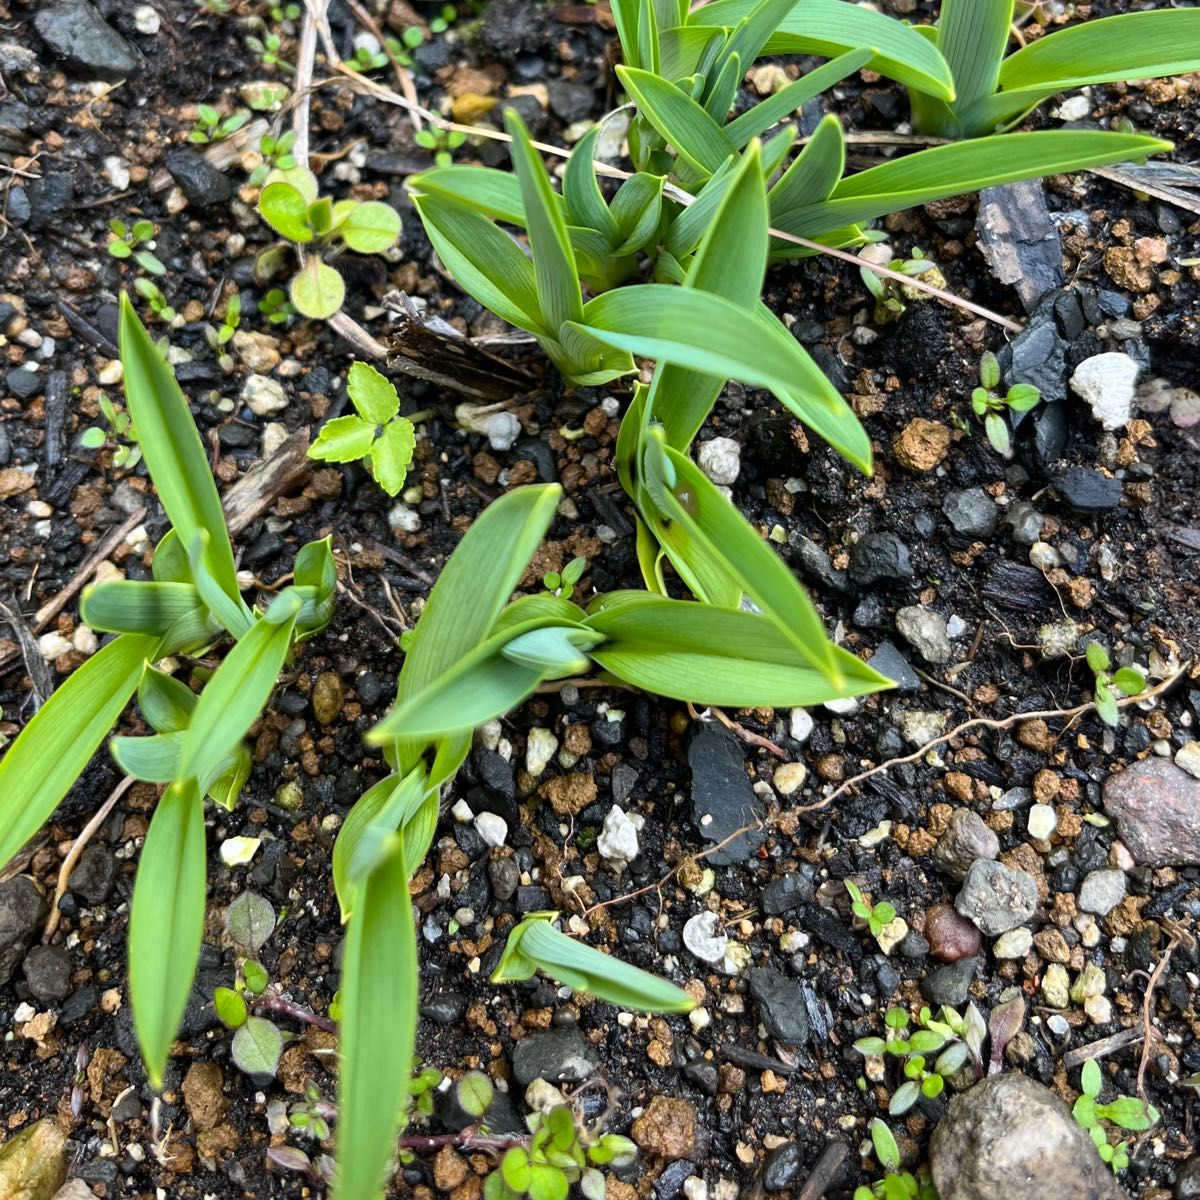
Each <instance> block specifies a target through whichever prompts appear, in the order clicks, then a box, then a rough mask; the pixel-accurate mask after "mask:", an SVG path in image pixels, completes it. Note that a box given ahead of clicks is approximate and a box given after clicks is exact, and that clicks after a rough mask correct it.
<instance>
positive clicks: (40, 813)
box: [0, 633, 159, 865]
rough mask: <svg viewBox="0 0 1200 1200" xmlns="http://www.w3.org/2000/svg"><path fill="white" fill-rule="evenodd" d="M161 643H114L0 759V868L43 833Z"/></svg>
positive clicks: (125, 639) (128, 638)
mask: <svg viewBox="0 0 1200 1200" xmlns="http://www.w3.org/2000/svg"><path fill="white" fill-rule="evenodd" d="M158 644H159V643H158V638H156V637H151V636H148V635H144V634H137V633H126V634H122V635H121V636H120V637H118V638H114V639H113V641H111V642H109V644H108V645H107V646H104V647H102V648H101V649H100V650H99V651H97V652H96V653H95V654H93V655H92V657H91V658H89V659H88V660H87V662H85V663H84V664H83V666H81V667H80V668H79V669H78V670H77V671H75V673H74V674H73V675H71V676H69V677H68V678H67V679H66V680H64V681H63V683H62V684H60V685H59V687H58V689H57V690H56V691H55V692H54V693H53V695H51V697H50V699H49V700H47V701H46V703H45V704H43V705H42V707H41V708H40V709H38V711H37V713H36V714H35V715H34V717H33V719H32V720H31V721H30V722H29V724H28V725H26V726H25V728H24V729H23V730H22V731H21V735H20V736H19V737H18V738H17V739H16V741H15V742H13V744H12V745H11V746H9V748H8V750H7V751H5V754H4V757H3V759H0V865H3V864H4V863H6V862H8V860H9V859H10V858H12V856H13V855H14V854H16V852H17V851H18V850H20V848H21V847H22V846H23V845H24V844H25V843H26V842H27V841H28V840H29V839H30V838H31V837H32V836H33V835H34V834H35V833H36V832H37V831H38V830H39V829H40V828H41V827H42V825H43V824H45V822H46V821H47V820H48V819H49V817H50V814H51V813H53V812H54V810H55V808H57V807H58V803H59V801H60V800H62V798H63V797H64V796H65V795H66V794H67V792H68V791H69V790H70V788H71V785H72V784H73V783H74V782H75V780H76V779H78V778H79V775H80V773H81V772H82V771H83V769H84V767H86V766H87V765H88V762H89V761H90V760H91V757H92V755H93V754H95V753H96V750H97V748H98V747H99V745H100V743H101V742H102V741H103V740H104V737H105V735H106V734H107V733H108V732H109V730H110V729H112V727H113V726H114V725H115V724H116V722H117V718H118V717H119V716H120V715H121V713H122V711H123V710H124V708H125V705H126V704H128V703H129V700H130V697H131V696H132V695H133V693H134V691H135V690H136V688H137V685H138V680H139V679H141V677H142V669H143V667H144V666H145V663H146V660H147V659H153V658H155V657H156V653H157V648H158Z"/></svg>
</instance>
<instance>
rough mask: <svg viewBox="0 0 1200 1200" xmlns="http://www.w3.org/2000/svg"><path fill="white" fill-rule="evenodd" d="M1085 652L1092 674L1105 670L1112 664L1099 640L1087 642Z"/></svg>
mask: <svg viewBox="0 0 1200 1200" xmlns="http://www.w3.org/2000/svg"><path fill="white" fill-rule="evenodd" d="M1085 653H1086V656H1087V665H1088V666H1089V667H1090V668H1091V670H1092V673H1093V674H1096V675H1098V674H1099V673H1100V672H1101V671H1107V670H1108V668H1109V667H1110V666H1112V659H1110V658H1109V656H1108V651H1107V650H1106V649H1105V648H1104V645H1103V643H1101V642H1088V644H1087V650H1086V652H1085Z"/></svg>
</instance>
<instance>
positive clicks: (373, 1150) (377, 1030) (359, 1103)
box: [336, 847, 417, 1200]
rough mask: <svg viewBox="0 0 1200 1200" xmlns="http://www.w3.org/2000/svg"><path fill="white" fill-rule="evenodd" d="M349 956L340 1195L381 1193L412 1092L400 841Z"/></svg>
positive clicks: (410, 987) (412, 1020) (358, 903)
mask: <svg viewBox="0 0 1200 1200" xmlns="http://www.w3.org/2000/svg"><path fill="white" fill-rule="evenodd" d="M359 887H360V890H359V893H358V895H357V897H356V899H355V901H354V917H353V919H352V920H351V921H350V924H349V928H348V930H347V933H346V949H345V955H344V957H343V960H342V1021H341V1029H340V1050H341V1065H340V1068H339V1070H338V1129H337V1189H336V1195H337V1200H376V1197H378V1196H379V1195H380V1194H381V1193H382V1190H383V1184H384V1176H385V1174H386V1172H387V1168H388V1164H389V1163H390V1162H391V1160H392V1152H393V1143H394V1142H395V1137H396V1129H397V1126H398V1125H399V1122H400V1114H401V1113H402V1111H403V1109H404V1104H405V1101H406V1099H407V1097H408V1090H409V1082H410V1075H411V1072H412V1053H413V1038H414V1034H415V1031H416V1026H417V940H416V929H415V928H414V926H413V914H412V902H411V900H410V899H409V894H408V875H407V872H406V871H405V865H404V853H403V848H402V847H399V848H397V850H396V851H395V852H394V853H393V854H392V855H391V856H390V857H388V858H387V859H385V860H384V861H383V862H382V863H381V864H380V865H379V866H377V867H376V868H375V870H374V871H372V872H371V873H370V874H369V875H368V876H367V878H366V879H365V880H364V881H363V883H362V884H360V885H359Z"/></svg>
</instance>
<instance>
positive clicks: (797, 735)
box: [788, 708, 813, 744]
mask: <svg viewBox="0 0 1200 1200" xmlns="http://www.w3.org/2000/svg"><path fill="white" fill-rule="evenodd" d="M788 719H789V725H788V732H789V733H790V734H791V735H792V737H793V738H794V739H795V740H796V741H798V742H800V743H801V744H803V743H804V742H807V741H808V739H809V738H810V737H812V731H813V719H812V715H811V714H810V713H809V711H808V709H807V708H793V709H792V711H791V715H790V716H789V718H788Z"/></svg>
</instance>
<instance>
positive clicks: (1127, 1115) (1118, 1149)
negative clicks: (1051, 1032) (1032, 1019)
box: [1071, 1058, 1159, 1175]
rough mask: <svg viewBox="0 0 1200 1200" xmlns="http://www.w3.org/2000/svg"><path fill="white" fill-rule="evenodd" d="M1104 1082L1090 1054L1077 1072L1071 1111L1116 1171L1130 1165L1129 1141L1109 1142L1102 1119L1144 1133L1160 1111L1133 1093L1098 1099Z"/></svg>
mask: <svg viewBox="0 0 1200 1200" xmlns="http://www.w3.org/2000/svg"><path fill="white" fill-rule="evenodd" d="M1103 1086H1104V1077H1103V1075H1102V1074H1101V1071H1100V1064H1099V1063H1097V1062H1096V1060H1095V1059H1094V1058H1089V1059H1088V1060H1087V1062H1085V1063H1084V1064H1083V1070H1082V1072H1081V1075H1080V1087H1081V1089H1082V1094H1081V1095H1080V1097H1079V1098H1078V1099H1077V1100H1076V1101H1075V1106H1074V1108H1072V1110H1071V1115H1072V1116H1073V1117H1074V1118H1075V1121H1076V1124H1078V1125H1080V1126H1082V1127H1083V1128H1084V1129H1086V1130H1087V1131H1088V1136H1089V1137H1090V1138H1091V1139H1092V1142H1093V1144H1094V1145H1095V1147H1096V1151H1097V1153H1098V1154H1099V1155H1100V1157H1101V1159H1103V1161H1104V1162H1106V1163H1108V1165H1109V1166H1110V1167H1112V1170H1113V1174H1114V1175H1115V1174H1118V1173H1119V1172H1121V1171H1123V1170H1125V1168H1126V1167H1128V1166H1129V1143H1128V1142H1125V1141H1118V1142H1117V1143H1116V1144H1115V1145H1114V1144H1113V1143H1111V1142H1110V1141H1109V1137H1108V1132H1107V1130H1106V1129H1105V1126H1104V1122H1108V1123H1110V1124H1112V1125H1115V1126H1116V1127H1117V1128H1118V1129H1127V1130H1129V1131H1130V1132H1132V1133H1143V1132H1145V1131H1146V1130H1147V1129H1151V1128H1153V1127H1154V1126H1155V1125H1157V1124H1158V1120H1159V1113H1158V1109H1156V1108H1155V1107H1154V1105H1153V1104H1147V1103H1146V1102H1145V1101H1144V1100H1140V1099H1138V1097H1136V1096H1118V1097H1117V1098H1116V1099H1115V1100H1111V1101H1108V1102H1107V1103H1101V1102H1100V1091H1101V1089H1102V1087H1103Z"/></svg>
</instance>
